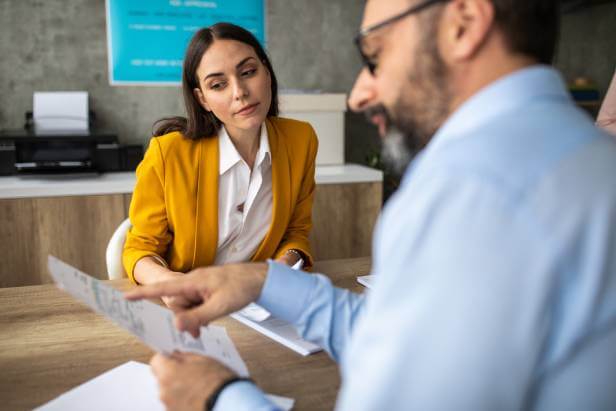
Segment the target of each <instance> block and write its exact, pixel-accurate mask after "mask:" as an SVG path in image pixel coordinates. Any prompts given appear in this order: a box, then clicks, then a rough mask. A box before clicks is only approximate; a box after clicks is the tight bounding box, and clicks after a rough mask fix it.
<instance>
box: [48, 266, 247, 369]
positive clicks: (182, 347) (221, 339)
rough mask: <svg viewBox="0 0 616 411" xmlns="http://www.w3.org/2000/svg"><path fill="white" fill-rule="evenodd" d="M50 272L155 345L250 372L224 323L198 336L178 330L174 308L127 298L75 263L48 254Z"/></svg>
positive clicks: (82, 298)
mask: <svg viewBox="0 0 616 411" xmlns="http://www.w3.org/2000/svg"><path fill="white" fill-rule="evenodd" d="M47 265H48V268H49V272H50V273H51V276H52V277H53V279H54V281H55V282H56V284H57V285H58V287H59V288H61V289H63V290H64V291H66V292H68V293H69V294H71V295H72V296H73V297H75V298H77V299H78V300H80V301H82V302H84V303H86V304H87V305H88V306H89V307H90V308H92V309H93V310H94V311H96V312H97V313H99V314H102V315H104V316H105V317H107V318H109V319H110V320H111V321H113V322H114V323H116V324H117V325H119V326H120V327H122V328H124V329H125V330H127V331H128V332H130V333H131V334H133V335H135V336H136V337H137V338H139V339H140V340H141V341H143V342H144V343H145V344H146V345H148V346H149V347H151V348H152V349H154V350H156V351H159V352H163V353H171V352H173V351H182V352H194V353H197V354H202V355H208V356H210V357H213V358H215V359H217V360H219V361H221V362H222V363H224V364H226V365H227V366H228V367H230V368H231V369H233V370H234V371H235V372H236V373H238V374H239V375H242V376H248V368H247V367H246V364H245V363H244V361H243V360H242V358H241V357H240V355H239V353H238V352H237V349H236V348H235V345H234V344H233V341H231V339H230V338H229V336H228V335H227V332H226V330H225V329H224V328H223V327H218V326H213V325H211V326H208V327H201V329H200V332H201V335H200V337H199V338H193V337H192V336H191V335H190V334H189V333H187V332H179V331H178V330H177V328H175V326H174V324H173V312H172V311H171V310H169V309H167V308H165V307H161V306H159V305H157V304H154V303H152V302H150V301H146V300H141V301H127V300H125V299H124V298H123V296H122V293H121V292H120V291H118V290H116V289H114V288H113V287H110V286H108V285H106V284H105V283H103V282H102V281H100V280H97V279H96V278H93V277H91V276H89V275H87V274H85V273H83V272H81V271H79V270H77V269H76V268H74V267H71V266H70V265H68V264H66V263H64V262H62V261H60V260H58V259H57V258H55V257H53V256H49V257H48V262H47Z"/></svg>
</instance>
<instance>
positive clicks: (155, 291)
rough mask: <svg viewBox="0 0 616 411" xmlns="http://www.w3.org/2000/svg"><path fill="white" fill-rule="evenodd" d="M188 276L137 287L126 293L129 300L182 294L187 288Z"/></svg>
mask: <svg viewBox="0 0 616 411" xmlns="http://www.w3.org/2000/svg"><path fill="white" fill-rule="evenodd" d="M185 283H186V278H177V279H174V280H172V281H163V282H160V283H155V284H148V285H142V286H139V287H136V288H135V289H133V290H130V291H127V292H125V293H124V298H126V299H127V300H141V299H144V298H157V297H166V296H175V295H181V294H183V292H184V289H185Z"/></svg>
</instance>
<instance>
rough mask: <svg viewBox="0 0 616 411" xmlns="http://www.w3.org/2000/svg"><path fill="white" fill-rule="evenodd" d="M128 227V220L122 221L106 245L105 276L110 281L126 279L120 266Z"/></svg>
mask: <svg viewBox="0 0 616 411" xmlns="http://www.w3.org/2000/svg"><path fill="white" fill-rule="evenodd" d="M130 227H131V225H130V220H129V219H128V218H127V219H126V220H124V221H122V223H121V224H120V225H119V226H118V228H116V230H115V232H114V233H113V235H112V236H111V239H110V240H109V243H108V244H107V252H106V253H105V259H106V262H107V275H108V276H109V279H110V280H116V279H119V278H125V277H126V273H125V272H124V267H123V266H122V250H123V249H124V242H125V241H126V233H127V232H128V230H129V229H130Z"/></svg>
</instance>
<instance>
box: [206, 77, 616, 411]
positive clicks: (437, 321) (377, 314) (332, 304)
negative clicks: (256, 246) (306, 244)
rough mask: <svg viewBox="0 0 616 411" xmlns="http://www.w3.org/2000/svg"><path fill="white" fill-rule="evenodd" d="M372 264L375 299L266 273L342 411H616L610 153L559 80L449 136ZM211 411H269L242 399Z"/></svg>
mask: <svg viewBox="0 0 616 411" xmlns="http://www.w3.org/2000/svg"><path fill="white" fill-rule="evenodd" d="M360 223H361V222H358V224H360ZM373 256H374V259H373V274H375V275H376V276H377V277H376V284H375V287H374V289H373V290H371V291H369V292H368V293H367V297H363V296H359V295H356V294H352V293H350V292H348V291H345V290H342V289H339V288H335V287H333V286H332V284H331V282H330V281H329V280H328V279H327V278H326V277H324V276H321V275H312V274H306V273H301V272H294V271H293V270H291V269H289V268H287V267H284V266H282V265H279V264H276V263H270V265H269V272H268V276H267V280H266V283H265V286H264V289H263V292H262V294H261V297H260V300H259V301H258V303H259V304H261V305H263V306H264V307H265V308H267V309H268V310H270V311H271V312H272V313H273V314H274V315H276V316H278V317H281V318H283V319H285V320H287V321H290V322H292V323H294V324H296V325H297V327H298V330H299V332H300V333H301V335H303V336H304V338H306V339H308V340H311V341H314V342H317V343H318V344H320V345H321V346H323V347H324V348H325V349H326V350H327V351H328V353H329V354H330V355H331V356H332V357H333V358H334V359H335V360H337V361H340V362H341V367H342V380H343V384H342V387H341V391H340V394H339V398H338V403H337V408H338V409H340V410H353V411H356V410H398V409H400V410H402V409H403V410H501V409H506V410H519V409H541V410H543V409H546V410H552V409H553V410H566V409H576V410H577V409H585V410H586V409H616V388H615V386H614V384H615V383H616V143H614V141H612V139H611V138H610V137H609V136H608V135H606V134H604V133H603V132H601V131H599V130H598V129H597V128H595V127H594V125H593V123H592V120H591V119H590V118H589V117H588V116H587V115H586V114H585V113H583V112H582V111H580V110H579V109H578V108H576V106H575V105H574V103H573V102H572V101H571V99H570V97H569V95H568V93H567V91H566V89H565V87H564V85H563V82H562V80H561V78H560V76H559V75H558V73H557V72H556V71H554V70H553V69H551V68H548V67H545V66H534V67H530V68H527V69H524V70H520V71H517V72H515V73H513V74H511V75H509V76H507V77H505V78H502V79H500V80H498V81H496V82H494V83H492V84H491V85H489V86H487V87H485V88H484V89H482V90H481V91H479V92H478V93H477V94H476V95H474V96H473V97H472V98H470V99H469V100H468V101H467V102H465V103H464V104H463V105H462V106H461V107H460V108H459V109H458V110H457V111H456V112H455V113H454V114H453V115H452V116H451V117H450V118H449V119H448V120H447V121H446V123H445V124H444V125H443V126H442V127H441V128H440V130H439V131H438V132H437V134H436V135H435V136H434V138H433V139H432V141H431V142H430V143H429V144H428V146H427V147H426V148H425V149H424V150H423V152H422V153H421V154H420V155H419V156H418V157H417V158H416V159H415V160H414V161H413V163H412V164H411V166H410V167H409V169H408V170H407V172H406V174H405V176H404V179H403V181H402V184H401V186H400V189H399V190H398V192H397V193H396V194H395V195H394V197H393V198H392V199H391V200H390V201H389V202H388V204H387V206H386V207H385V209H384V211H383V214H382V216H381V218H380V220H379V223H378V226H377V229H376V232H375V238H374V250H373ZM307 383H309V382H307ZM216 409H217V410H223V409H228V410H260V409H263V410H269V409H275V407H274V406H273V405H272V404H271V403H269V402H268V401H267V400H266V399H265V397H263V394H262V392H261V391H260V390H259V389H258V388H257V387H255V386H254V385H252V384H250V383H237V384H233V385H231V386H229V387H228V388H227V389H225V390H224V391H223V393H222V395H221V396H220V397H219V402H218V404H217V406H216Z"/></svg>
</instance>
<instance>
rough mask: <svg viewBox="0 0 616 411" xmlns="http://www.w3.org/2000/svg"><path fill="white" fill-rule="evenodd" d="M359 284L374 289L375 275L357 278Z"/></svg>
mask: <svg viewBox="0 0 616 411" xmlns="http://www.w3.org/2000/svg"><path fill="white" fill-rule="evenodd" d="M357 282H358V283H360V284H361V285H363V286H364V287H366V288H372V287H374V274H371V275H362V276H359V277H357Z"/></svg>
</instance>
